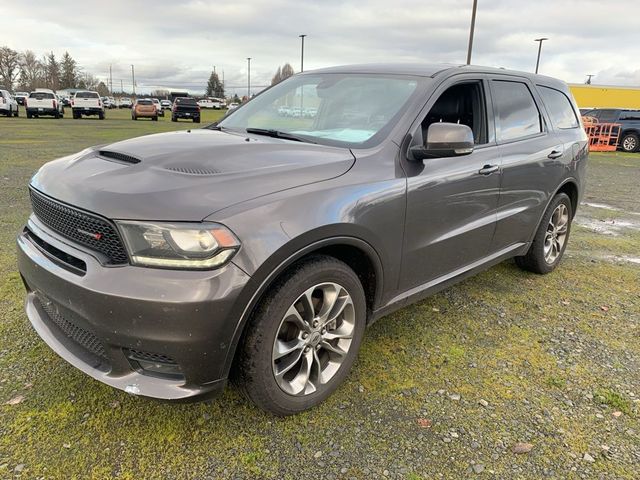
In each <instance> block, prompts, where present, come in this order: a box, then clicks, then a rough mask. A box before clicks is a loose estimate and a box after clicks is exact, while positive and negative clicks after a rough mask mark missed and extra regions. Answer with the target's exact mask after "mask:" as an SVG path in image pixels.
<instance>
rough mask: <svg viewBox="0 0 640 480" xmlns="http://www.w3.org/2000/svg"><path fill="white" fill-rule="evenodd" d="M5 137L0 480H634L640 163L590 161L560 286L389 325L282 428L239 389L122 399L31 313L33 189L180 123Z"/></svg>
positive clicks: (500, 270)
mask: <svg viewBox="0 0 640 480" xmlns="http://www.w3.org/2000/svg"><path fill="white" fill-rule="evenodd" d="M124 113H127V112H124ZM165 120H166V119H165ZM0 122H1V128H2V135H0V152H1V153H2V155H1V158H2V161H1V162H0V478H14V477H15V478H25V479H32V478H52V479H72V478H78V479H80V478H82V479H85V478H95V479H104V478H112V477H115V478H124V479H140V478H145V479H154V478H158V479H183V478H184V479H191V478H197V479H218V478H238V479H256V478H258V479H261V478H286V479H297V478H314V479H315V478H318V479H319V478H325V479H343V478H344V479H350V478H357V479H375V478H379V479H385V478H405V479H410V480H417V479H431V478H452V479H453V478H455V479H458V478H467V477H469V478H476V477H477V478H485V477H486V478H501V479H502V478H503V479H514V478H531V479H539V478H562V479H564V478H589V479H591V478H612V479H613V478H615V479H618V478H628V479H633V478H638V476H639V473H638V472H639V471H640V422H639V413H640V369H639V368H638V367H639V366H640V342H639V341H638V340H639V339H640V329H639V325H640V260H639V259H638V257H640V182H638V180H639V179H640V155H636V156H632V155H622V154H606V155H605V154H597V155H592V158H591V163H590V169H589V189H588V192H587V195H586V196H585V199H584V201H585V202H586V203H587V205H582V206H581V209H580V212H579V216H578V218H577V220H576V224H575V226H574V229H573V232H572V238H571V240H570V244H569V249H568V251H567V256H566V257H565V259H564V261H563V263H562V265H561V266H560V268H559V269H558V270H557V271H556V272H554V273H553V274H551V275H548V276H544V277H542V276H537V275H533V274H528V273H525V272H522V271H520V270H519V269H517V268H516V267H515V265H514V264H513V262H505V263H503V264H501V265H498V266H497V267H495V268H492V269H491V270H489V271H487V272H484V273H482V274H481V275H479V276H477V277H475V278H472V279H469V280H467V281H465V282H463V283H461V284H459V285H457V286H455V287H453V288H450V289H448V290H446V291H445V292H443V293H441V294H438V295H436V296H434V297H432V298H430V299H428V300H426V301H424V302H422V303H419V304H416V305H413V306H411V307H408V308H405V309H403V310H401V311H399V312H397V313H395V314H393V315H390V316H388V317H386V318H384V319H382V320H380V321H379V322H377V323H376V324H375V325H373V326H372V327H371V328H370V329H369V330H368V331H367V335H366V338H365V341H364V344H363V347H362V352H361V355H360V357H359V360H358V362H357V364H356V366H355V368H354V371H353V373H352V374H351V375H350V377H349V379H348V381H347V382H346V383H345V385H344V386H343V387H341V388H340V389H339V390H338V392H337V393H336V394H335V395H334V396H333V397H331V398H330V399H329V400H328V401H327V402H325V403H324V404H323V405H321V406H320V407H318V408H316V409H314V410H312V411H310V412H306V413H304V414H301V415H298V416H295V417H293V418H286V419H279V418H274V417H271V416H268V415H266V414H264V413H262V412H260V411H258V410H256V409H255V408H254V407H253V406H252V405H251V404H249V403H248V402H247V401H246V400H244V399H243V398H242V397H241V396H240V394H239V393H238V391H237V389H235V388H234V387H231V388H228V389H227V391H226V392H225V394H224V395H223V396H222V397H221V398H219V399H217V400H215V401H213V402H209V403H199V404H167V403H160V402H156V401H151V400H147V399H142V398H135V397H131V396H128V395H126V394H124V393H122V392H120V391H116V390H113V389H111V388H109V387H106V386H104V385H102V384H100V383H98V382H96V381H94V380H92V379H90V378H88V377H86V376H85V375H83V374H81V373H80V372H78V371H76V370H75V369H73V368H72V367H71V366H69V365H68V364H66V363H65V362H64V361H62V360H61V359H59V358H58V357H57V356H56V355H55V354H54V353H52V352H51V351H50V350H49V349H48V347H46V346H45V345H44V344H43V343H42V341H40V340H39V338H38V337H37V335H36V334H35V333H34V332H33V330H32V329H31V327H30V326H29V324H28V321H27V319H26V317H25V315H24V313H23V310H22V300H23V291H22V285H21V282H20V279H19V276H18V275H17V273H16V272H15V255H14V245H13V239H14V236H15V233H16V232H17V231H18V230H19V228H20V224H21V222H22V221H24V219H25V218H26V216H27V214H28V212H29V205H28V199H27V192H26V189H25V185H26V183H27V181H28V179H29V176H30V175H31V174H32V173H33V172H34V171H35V170H36V169H37V168H38V167H39V165H41V164H42V163H44V162H45V161H47V160H50V159H52V158H55V157H57V156H61V155H63V154H66V153H71V152H73V151H77V150H79V149H81V148H83V147H85V146H87V145H90V144H99V143H106V142H108V141H112V140H115V139H120V138H126V137H129V136H134V135H139V134H143V133H151V132H154V131H166V130H169V129H171V128H176V125H175V124H173V125H172V124H171V123H169V122H167V121H162V120H161V121H159V122H158V123H157V124H156V122H153V123H151V122H144V123H143V122H138V123H136V124H135V126H132V123H133V122H130V121H128V120H127V119H126V116H125V115H124V114H123V113H122V112H114V113H113V114H112V113H111V112H109V114H108V119H107V120H105V121H104V122H100V123H97V122H96V123H92V121H91V120H86V121H85V120H83V121H73V120H69V119H65V120H60V121H57V122H55V121H47V120H44V119H43V120H29V121H27V120H26V119H24V118H23V119H18V120H17V121H14V120H13V119H0ZM189 126H190V125H189V124H179V125H178V127H181V128H187V127H189Z"/></svg>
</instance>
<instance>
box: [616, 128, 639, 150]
mask: <svg viewBox="0 0 640 480" xmlns="http://www.w3.org/2000/svg"><path fill="white" fill-rule="evenodd" d="M620 145H621V146H622V150H623V151H625V152H628V153H633V152H637V151H638V148H640V139H639V138H638V135H637V134H635V133H627V134H626V135H625V136H624V137H622V142H620Z"/></svg>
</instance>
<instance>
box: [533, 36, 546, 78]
mask: <svg viewBox="0 0 640 480" xmlns="http://www.w3.org/2000/svg"><path fill="white" fill-rule="evenodd" d="M545 40H549V39H548V38H544V37H543V38H536V39H535V40H534V42H538V59H537V60H536V73H538V67H539V66H540V52H541V51H542V42H544V41H545Z"/></svg>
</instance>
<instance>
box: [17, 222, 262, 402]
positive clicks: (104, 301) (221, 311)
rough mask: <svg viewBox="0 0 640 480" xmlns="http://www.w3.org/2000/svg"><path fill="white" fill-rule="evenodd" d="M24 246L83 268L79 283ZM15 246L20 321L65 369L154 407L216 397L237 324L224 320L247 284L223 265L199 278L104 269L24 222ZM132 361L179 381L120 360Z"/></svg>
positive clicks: (138, 269) (180, 273)
mask: <svg viewBox="0 0 640 480" xmlns="http://www.w3.org/2000/svg"><path fill="white" fill-rule="evenodd" d="M34 238H37V239H39V240H41V241H43V242H45V245H48V246H50V247H53V250H52V251H61V252H64V254H66V255H70V256H72V257H73V258H75V259H78V260H80V263H82V262H84V264H85V266H86V271H85V272H84V274H83V273H82V271H78V270H74V269H69V268H66V266H65V264H64V263H61V262H60V260H59V258H56V257H55V256H54V255H52V254H51V253H50V251H46V250H44V249H43V247H42V244H38V243H36V242H35V241H34ZM17 243H18V267H19V270H20V273H21V275H22V278H23V280H24V283H25V286H26V288H27V298H26V312H27V316H28V318H29V320H30V322H31V323H32V325H33V327H34V329H35V330H36V332H37V333H38V334H39V335H40V336H41V337H42V339H43V340H44V341H45V342H46V343H47V344H48V345H49V346H50V347H51V348H52V349H53V350H54V351H55V352H56V353H57V354H58V355H60V356H61V357H62V358H64V359H65V360H67V361H68V362H69V363H71V364H72V365H73V366H75V367H76V368H78V369H80V370H82V371H83V372H85V373H86V374H88V375H90V376H92V377H93V378H95V379H97V380H99V381H101V382H103V383H106V384H108V385H111V386H113V387H116V388H118V389H121V390H125V391H127V392H129V393H134V394H138V395H143V396H148V397H154V398H160V399H167V400H176V399H185V398H189V397H195V396H198V397H201V396H206V397H208V396H212V395H214V394H216V393H218V392H219V391H221V390H222V389H223V388H224V385H225V383H226V378H225V370H224V361H225V358H226V356H227V353H228V348H229V347H230V344H231V339H232V336H233V332H234V330H235V328H236V325H237V322H238V321H239V319H237V318H233V314H232V313H231V312H232V311H233V310H234V303H235V300H236V298H237V296H238V294H239V292H240V291H241V290H242V288H243V287H244V286H245V285H246V282H247V281H248V280H249V277H248V276H247V275H246V274H245V273H244V272H243V271H242V270H240V269H239V268H238V267H236V266H235V265H234V264H233V263H230V264H229V265H227V266H226V267H224V268H221V269H219V270H213V271H200V272H198V271H180V270H162V269H153V268H141V267H134V266H129V265H127V266H120V267H105V266H103V265H101V264H100V262H99V261H98V260H97V258H95V257H94V256H93V255H92V254H91V252H89V251H85V250H83V249H82V248H81V247H79V246H77V245H72V244H70V243H67V241H66V240H63V239H61V238H60V237H58V236H56V235H55V234H54V233H53V232H51V231H49V230H48V229H47V228H46V227H44V226H43V225H42V224H40V223H39V222H38V220H37V219H36V218H35V217H34V216H32V217H31V218H30V219H29V222H28V223H27V226H26V228H25V231H24V232H23V233H22V234H20V235H19V237H18V240H17ZM132 351H133V352H142V353H140V355H143V354H144V355H148V357H145V358H152V359H157V358H159V359H161V361H169V360H170V361H171V362H173V363H175V364H176V365H177V366H178V367H179V371H180V375H177V376H176V375H172V376H167V375H163V374H160V375H158V374H157V373H155V372H149V371H146V370H144V369H142V368H141V366H140V364H139V363H137V362H136V361H133V360H131V359H130V358H131V352H132ZM167 359H169V360H167Z"/></svg>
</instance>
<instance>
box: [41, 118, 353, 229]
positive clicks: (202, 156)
mask: <svg viewBox="0 0 640 480" xmlns="http://www.w3.org/2000/svg"><path fill="white" fill-rule="evenodd" d="M354 161H355V158H354V156H353V154H352V153H351V151H350V150H348V149H344V148H334V147H327V146H322V145H313V144H309V143H300V142H294V141H289V140H281V139H277V138H270V137H258V138H256V137H254V136H250V135H243V134H236V133H226V132H220V131H215V130H207V129H197V130H192V131H181V132H171V133H162V134H156V135H148V136H145V137H139V138H134V139H131V140H125V141H122V142H117V143H113V144H111V145H107V146H102V147H96V148H92V149H88V150H85V151H83V152H80V153H79V154H76V155H71V156H69V157H64V158H60V159H58V160H55V161H53V162H50V163H47V164H46V165H44V166H43V167H42V168H40V170H39V171H38V172H37V173H36V175H35V176H34V177H33V179H32V180H31V184H32V186H33V187H34V188H36V189H37V190H39V191H41V192H42V193H45V194H46V195H49V196H51V197H53V198H55V199H57V200H60V201H62V202H65V203H68V204H70V205H74V206H77V207H79V208H83V209H85V210H88V211H91V212H95V213H98V214H100V215H103V216H105V217H107V218H111V219H127V220H164V221H200V220H202V219H204V218H206V217H207V216H209V215H210V214H212V213H214V212H216V211H218V210H220V209H222V208H225V207H228V206H231V205H234V204H237V203H240V202H243V201H246V200H250V199H254V198H256V197H260V196H263V195H268V194H270V193H275V192H278V191H281V190H286V189H290V188H294V187H298V186H301V185H306V184H310V183H316V182H321V181H323V180H328V179H330V178H335V177H338V176H340V175H342V174H344V173H346V172H347V171H348V170H349V169H350V168H351V166H352V165H353V162H354Z"/></svg>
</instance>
